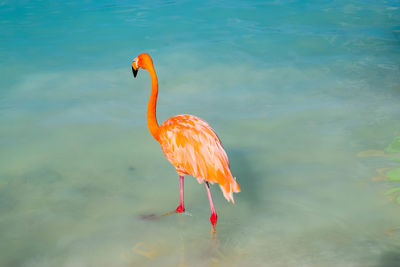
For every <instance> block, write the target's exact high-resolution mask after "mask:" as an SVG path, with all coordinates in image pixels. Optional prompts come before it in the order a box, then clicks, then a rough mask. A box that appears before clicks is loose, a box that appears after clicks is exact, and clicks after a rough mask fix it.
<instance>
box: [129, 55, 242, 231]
mask: <svg viewBox="0 0 400 267" xmlns="http://www.w3.org/2000/svg"><path fill="white" fill-rule="evenodd" d="M139 68H143V69H146V70H147V71H148V72H149V73H150V77H151V95H150V100H149V103H148V106H147V125H148V127H149V130H150V133H151V135H152V136H153V137H154V139H156V140H157V141H158V142H160V145H161V149H162V151H163V152H164V154H165V156H166V157H167V159H168V160H169V162H171V163H172V165H174V166H175V168H176V171H177V172H178V175H179V182H180V205H179V206H178V207H177V208H176V210H175V211H173V212H171V213H181V212H184V211H185V207H184V205H183V176H184V175H185V174H188V175H192V176H193V177H195V178H197V181H198V182H199V183H202V182H203V181H205V185H206V189H207V194H208V200H209V202H210V209H211V217H210V221H211V224H212V227H213V232H215V226H216V224H217V213H216V212H215V208H214V204H213V202H212V198H211V193H210V186H209V183H212V184H213V183H215V182H216V183H218V184H219V186H220V188H221V190H222V193H223V194H224V197H225V198H226V199H227V200H228V202H229V201H232V202H233V203H234V199H233V194H232V193H233V192H235V193H238V192H240V187H239V185H238V183H237V182H236V178H234V177H233V176H232V173H231V171H230V169H229V160H228V157H227V155H226V153H225V151H224V148H223V147H222V144H221V141H220V140H219V138H218V136H217V134H216V133H215V132H214V130H213V129H212V128H211V127H210V126H209V125H208V124H207V123H206V122H205V121H203V120H202V119H199V118H197V117H195V116H192V115H177V116H174V117H172V118H169V119H168V120H166V121H165V122H164V123H163V124H161V126H159V125H158V123H157V117H156V104H157V95H158V82H157V75H156V72H155V70H154V66H153V61H152V59H151V57H150V56H149V55H148V54H146V53H143V54H140V55H139V56H138V57H136V58H135V59H134V60H133V62H132V72H133V76H134V77H136V75H137V73H138V70H139ZM169 214H170V213H169Z"/></svg>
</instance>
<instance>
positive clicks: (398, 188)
mask: <svg viewBox="0 0 400 267" xmlns="http://www.w3.org/2000/svg"><path fill="white" fill-rule="evenodd" d="M397 191H400V187H395V188H392V189H389V190H388V191H386V192H385V195H390V194H392V193H394V192H397Z"/></svg>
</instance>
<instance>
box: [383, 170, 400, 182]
mask: <svg viewBox="0 0 400 267" xmlns="http://www.w3.org/2000/svg"><path fill="white" fill-rule="evenodd" d="M386 176H387V177H388V178H389V181H391V182H398V181H400V167H398V168H396V169H392V170H390V171H388V172H387V173H386Z"/></svg>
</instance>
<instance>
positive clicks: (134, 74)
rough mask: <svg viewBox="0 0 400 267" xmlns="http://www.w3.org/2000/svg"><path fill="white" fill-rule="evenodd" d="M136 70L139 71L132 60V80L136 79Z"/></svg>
mask: <svg viewBox="0 0 400 267" xmlns="http://www.w3.org/2000/svg"><path fill="white" fill-rule="evenodd" d="M138 70H139V67H138V65H137V62H136V60H134V61H133V62H132V73H133V77H134V78H136V75H137V73H138Z"/></svg>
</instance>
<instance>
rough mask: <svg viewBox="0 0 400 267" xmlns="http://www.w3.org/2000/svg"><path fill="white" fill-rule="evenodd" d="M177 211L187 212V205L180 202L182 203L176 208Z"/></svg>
mask: <svg viewBox="0 0 400 267" xmlns="http://www.w3.org/2000/svg"><path fill="white" fill-rule="evenodd" d="M175 212H176V213H182V212H185V207H184V206H183V204H180V205H179V206H178V207H177V208H176V210H175Z"/></svg>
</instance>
